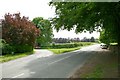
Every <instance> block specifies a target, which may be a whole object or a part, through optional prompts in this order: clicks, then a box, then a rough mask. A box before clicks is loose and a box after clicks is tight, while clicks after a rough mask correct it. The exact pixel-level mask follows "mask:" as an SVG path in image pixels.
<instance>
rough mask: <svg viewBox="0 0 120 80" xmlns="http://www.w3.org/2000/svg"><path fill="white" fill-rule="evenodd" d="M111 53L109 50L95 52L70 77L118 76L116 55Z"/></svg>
mask: <svg viewBox="0 0 120 80" xmlns="http://www.w3.org/2000/svg"><path fill="white" fill-rule="evenodd" d="M113 54H114V53H111V52H110V51H104V52H103V51H99V52H97V53H95V54H94V55H93V57H92V58H90V59H89V60H88V61H87V62H86V63H85V64H84V66H83V67H80V68H79V69H77V70H76V72H75V73H74V74H73V75H72V76H70V78H72V79H73V78H118V75H119V74H118V55H117V54H116V55H113ZM72 79H71V80H72Z"/></svg>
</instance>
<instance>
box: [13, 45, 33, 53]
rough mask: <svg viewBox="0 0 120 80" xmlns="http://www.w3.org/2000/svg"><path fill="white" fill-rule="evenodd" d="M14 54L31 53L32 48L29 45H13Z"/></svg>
mask: <svg viewBox="0 0 120 80" xmlns="http://www.w3.org/2000/svg"><path fill="white" fill-rule="evenodd" d="M13 47H14V49H15V53H24V52H31V51H33V47H32V46H29V45H14V46H13Z"/></svg>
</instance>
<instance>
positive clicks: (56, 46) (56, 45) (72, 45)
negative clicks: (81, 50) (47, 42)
mask: <svg viewBox="0 0 120 80" xmlns="http://www.w3.org/2000/svg"><path fill="white" fill-rule="evenodd" d="M78 46H83V44H78V43H68V44H67V43H66V44H53V45H52V47H53V48H54V49H57V48H74V47H78Z"/></svg>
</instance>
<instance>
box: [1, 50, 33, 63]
mask: <svg viewBox="0 0 120 80" xmlns="http://www.w3.org/2000/svg"><path fill="white" fill-rule="evenodd" d="M33 53H34V51H32V52H26V53H17V54H13V55H12V54H7V55H2V56H0V63H3V62H7V61H10V60H14V59H17V58H21V57H25V56H28V55H30V54H33Z"/></svg>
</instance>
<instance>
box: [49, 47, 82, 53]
mask: <svg viewBox="0 0 120 80" xmlns="http://www.w3.org/2000/svg"><path fill="white" fill-rule="evenodd" d="M78 49H80V47H75V48H61V49H48V50H50V51H52V52H53V53H55V54H61V53H65V52H70V51H74V50H78Z"/></svg>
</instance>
